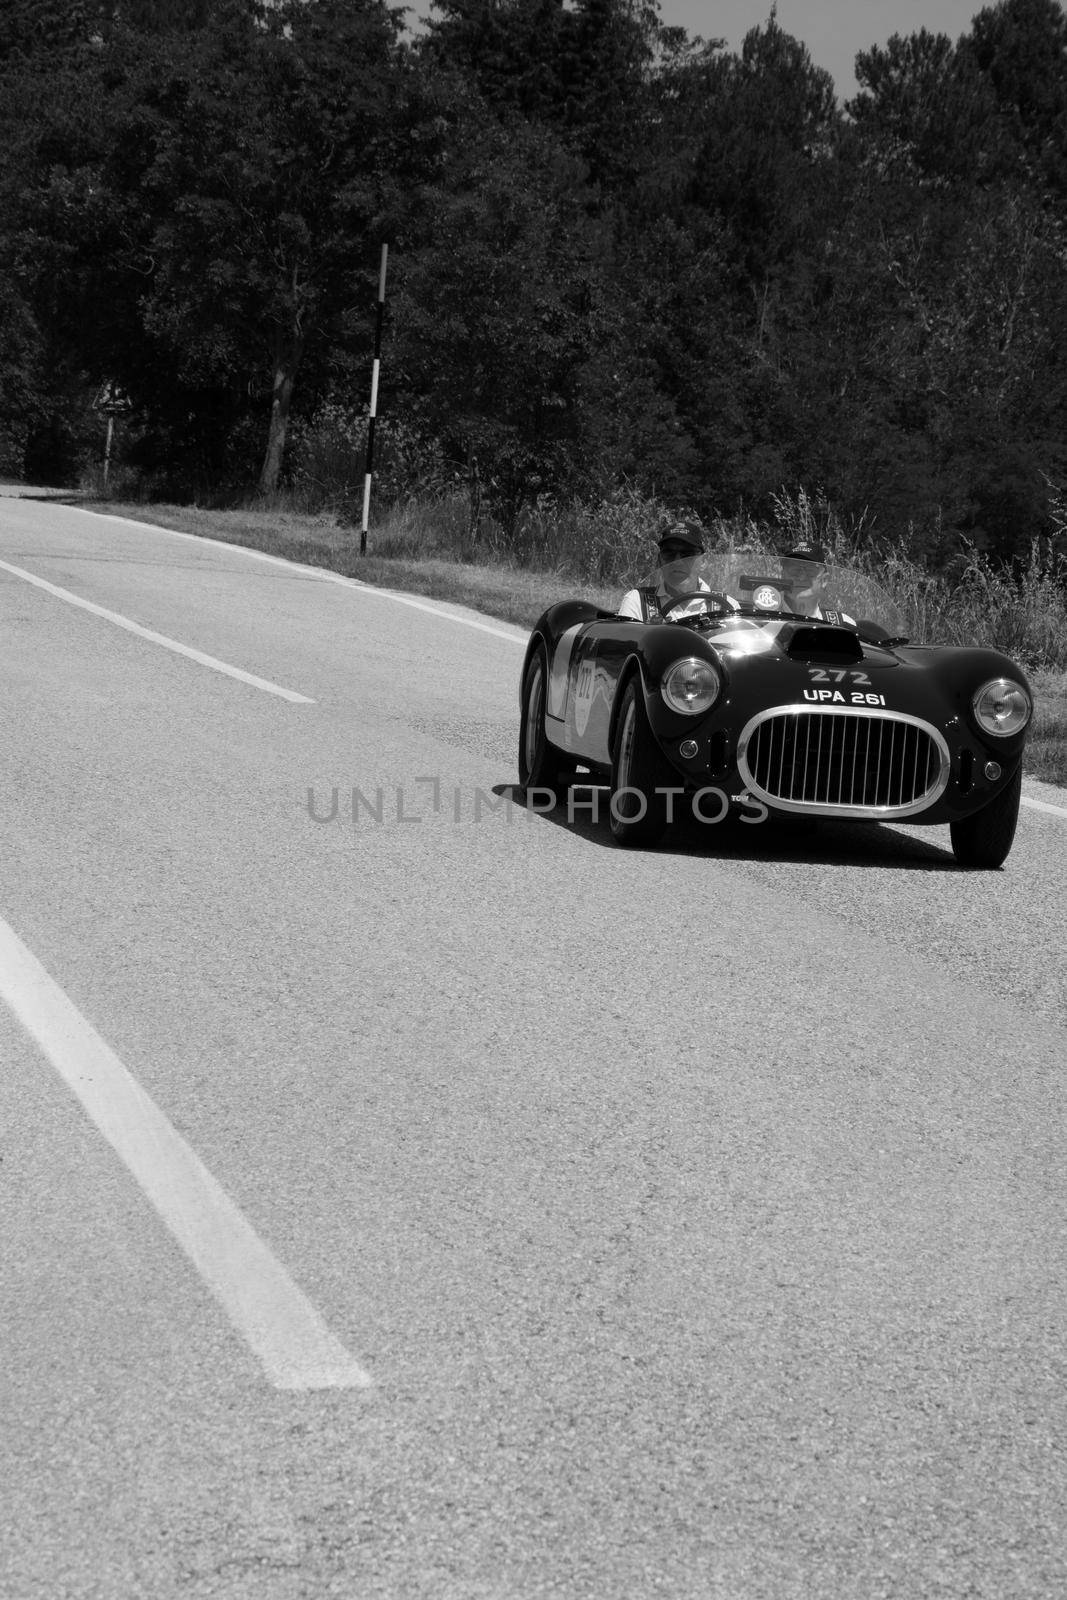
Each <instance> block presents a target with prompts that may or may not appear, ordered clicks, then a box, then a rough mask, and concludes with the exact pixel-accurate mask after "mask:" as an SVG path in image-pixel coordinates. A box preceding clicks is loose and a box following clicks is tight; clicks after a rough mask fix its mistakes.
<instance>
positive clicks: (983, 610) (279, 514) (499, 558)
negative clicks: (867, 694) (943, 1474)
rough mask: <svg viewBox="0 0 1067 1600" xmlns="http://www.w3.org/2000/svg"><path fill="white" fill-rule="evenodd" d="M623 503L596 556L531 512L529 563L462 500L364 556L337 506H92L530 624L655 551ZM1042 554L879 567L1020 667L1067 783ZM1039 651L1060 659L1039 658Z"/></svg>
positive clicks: (638, 515) (926, 633) (407, 524)
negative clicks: (928, 569)
mask: <svg viewBox="0 0 1067 1600" xmlns="http://www.w3.org/2000/svg"><path fill="white" fill-rule="evenodd" d="M616 504H617V507H618V515H617V518H616V522H615V525H614V526H611V525H610V520H609V527H608V535H607V536H605V537H604V539H603V542H602V544H601V546H600V547H598V550H597V552H596V553H595V554H594V552H593V549H592V545H591V543H590V541H591V540H592V538H593V533H592V525H591V521H590V517H589V514H588V513H586V514H584V515H583V514H580V513H578V512H577V511H576V510H574V509H573V508H572V513H571V514H570V516H569V518H568V519H567V520H565V522H564V523H563V524H562V525H557V526H556V528H555V532H554V533H553V532H551V526H552V525H551V521H550V518H549V515H548V508H547V505H544V506H541V507H539V508H538V507H535V508H534V510H533V511H532V512H531V513H530V516H529V520H528V521H527V523H526V525H525V534H524V536H523V537H522V538H521V539H520V540H519V544H520V548H521V550H522V554H523V556H524V557H526V558H527V559H526V560H524V561H523V562H521V563H520V562H518V561H516V560H515V559H514V555H512V557H511V558H510V559H509V558H508V557H507V556H506V555H505V549H504V545H503V543H502V537H501V535H500V533H499V530H498V529H496V528H494V527H492V526H490V527H489V528H488V529H486V530H484V531H483V532H482V533H481V535H480V536H479V538H478V539H477V540H475V541H472V540H471V537H470V531H469V528H468V527H467V523H466V515H465V502H462V503H461V504H452V503H448V504H445V505H443V506H442V505H440V504H439V505H438V506H436V507H434V508H430V510H427V508H425V507H423V508H420V507H418V506H415V505H407V506H404V507H401V508H399V509H398V510H397V511H396V512H394V513H393V515H392V516H391V517H390V518H389V519H388V520H386V521H385V522H384V523H383V524H382V525H381V526H380V527H376V528H375V529H374V532H373V537H372V550H371V551H370V552H368V554H367V555H365V556H360V554H359V530H358V528H345V527H340V526H338V524H337V521H336V518H335V517H334V516H333V515H332V514H329V513H322V514H319V515H301V514H298V513H295V512H292V511H288V510H286V509H284V508H283V507H278V508H277V509H274V508H271V509H262V508H258V507H257V508H247V509H244V510H234V511H214V510H207V509H204V508H201V507H196V506H171V505H152V506H145V505H119V504H116V503H111V502H105V501H95V502H93V509H96V510H99V511H106V512H108V513H111V514H112V515H117V516H128V517H131V518H133V519H134V520H137V521H141V522H150V523H154V524H156V525H158V526H160V527H165V528H177V529H179V530H181V531H182V532H186V533H195V534H199V535H201V536H202V537H204V538H208V539H220V540H223V541H225V542H227V543H230V544H239V545H246V546H249V547H251V548H252V549H256V550H264V551H267V552H269V553H270V554H272V555H278V556H283V557H286V558H287V559H289V560H291V561H299V562H303V563H306V564H307V565H309V566H322V567H328V568H330V569H331V570H332V571H336V572H341V573H344V574H345V575H346V576H348V577H353V578H358V579H360V580H361V581H362V582H364V583H370V584H375V585H377V586H379V587H382V588H391V589H400V590H404V591H406V592H408V593H412V594H422V595H427V596H429V597H432V598H434V599H438V600H447V601H450V602H452V603H454V604H458V605H465V606H470V607H472V608H474V609H475V610H478V611H484V612H487V613H488V614H489V615H490V616H494V617H498V618H500V619H501V620H502V621H504V622H511V623H515V624H516V625H518V626H519V627H524V628H528V627H530V626H531V625H532V624H533V623H534V622H535V621H536V619H537V618H538V616H540V614H541V612H542V611H544V610H545V608H546V607H547V606H549V605H552V604H553V603H554V602H555V601H557V600H563V599H573V598H576V597H577V598H582V599H587V600H590V601H592V602H593V603H594V604H598V605H604V606H610V605H611V604H613V603H614V601H615V600H616V599H617V598H618V594H619V587H620V583H623V582H625V581H626V575H627V574H628V573H629V572H632V571H633V570H634V567H635V564H636V560H637V557H636V556H635V552H637V551H641V552H642V553H643V555H644V557H645V558H646V559H647V554H648V533H647V528H648V520H647V519H648V516H649V515H650V507H649V505H648V504H647V503H642V504H640V505H638V504H637V503H636V502H634V501H632V500H630V501H627V499H626V497H625V496H620V497H619V499H618V501H617V502H616ZM520 531H521V530H520ZM717 531H719V532H720V533H721V534H726V533H728V532H731V531H732V532H733V533H734V535H735V537H736V534H737V531H738V530H730V529H728V528H727V527H726V525H725V524H724V525H723V528H721V529H719V530H717ZM740 531H741V532H742V534H743V535H744V536H746V537H749V538H752V537H754V536H755V537H758V536H759V535H760V533H762V534H763V538H764V539H766V530H758V529H756V528H755V527H753V526H751V525H746V526H745V527H744V528H743V529H741V530H740ZM823 537H824V538H825V532H824V534H823ZM761 542H763V541H762V540H761ZM827 542H829V541H827ZM457 551H458V552H460V553H459V554H457ZM839 553H840V555H841V558H842V559H845V558H847V557H848V556H849V552H848V551H847V549H842V550H841V551H840V552H839ZM853 559H855V558H854V557H853ZM1035 563H1037V556H1036V554H1035V556H1034V557H1033V558H1032V563H1031V574H1030V578H1031V580H1032V581H1030V582H1029V583H1028V581H1027V575H1026V574H1023V575H1022V577H1021V578H1020V579H1018V580H1014V581H1012V580H1007V579H1003V578H1000V577H998V576H997V575H995V574H993V573H992V572H991V571H990V570H989V569H988V568H987V567H985V566H983V564H982V563H981V562H980V561H979V562H978V563H977V564H972V566H971V567H970V568H968V569H967V571H966V572H965V573H964V574H963V576H962V578H958V579H956V580H955V581H954V582H953V583H950V582H949V581H948V580H944V579H936V580H934V579H929V578H928V577H926V576H925V575H924V574H923V573H922V572H921V570H920V569H918V568H916V567H915V566H914V564H912V563H910V562H907V561H906V560H905V558H903V557H901V558H899V559H897V560H894V559H893V558H892V557H889V558H887V557H885V556H882V557H881V558H880V559H879V564H878V568H877V576H878V577H879V579H880V581H881V582H882V583H884V585H885V587H886V588H887V589H889V590H890V592H891V593H892V594H893V595H894V598H895V599H896V600H897V602H898V603H899V604H900V605H901V606H902V608H903V609H904V610H905V612H906V613H907V614H909V616H910V619H911V622H912V626H913V636H914V637H915V638H926V639H929V640H938V641H940V642H943V643H960V644H964V643H968V644H971V643H982V644H990V645H993V646H995V647H996V648H998V649H1001V650H1004V651H1005V652H1006V653H1007V654H1009V655H1012V656H1014V657H1015V658H1016V659H1018V660H1021V661H1022V662H1023V663H1024V665H1025V666H1026V667H1027V670H1028V673H1029V676H1030V681H1031V683H1032V685H1033V688H1034V693H1035V701H1036V711H1035V717H1034V728H1033V733H1032V735H1031V738H1030V740H1029V742H1028V746H1027V756H1026V771H1027V772H1028V773H1029V774H1030V775H1031V776H1033V777H1036V778H1041V779H1043V780H1044V781H1045V782H1047V783H1055V784H1060V785H1063V786H1065V787H1067V672H1065V671H1064V670H1062V655H1063V651H1064V650H1065V649H1067V610H1065V607H1067V602H1065V599H1064V592H1063V589H1062V587H1058V586H1057V585H1056V583H1055V582H1054V581H1053V577H1052V576H1050V574H1049V573H1048V571H1047V570H1045V569H1044V568H1042V567H1040V564H1037V565H1036V566H1035ZM591 569H592V571H591ZM1042 649H1044V651H1045V653H1044V656H1043V657H1042V655H1041V653H1040V652H1041V650H1042ZM1042 659H1044V660H1045V661H1048V660H1050V659H1051V660H1053V661H1056V662H1058V663H1059V665H1057V666H1053V667H1050V666H1048V665H1044V666H1043V665H1040V664H1039V663H1040V662H1041V660H1042Z"/></svg>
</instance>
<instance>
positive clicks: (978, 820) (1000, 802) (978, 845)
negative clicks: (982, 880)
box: [949, 765, 1023, 869]
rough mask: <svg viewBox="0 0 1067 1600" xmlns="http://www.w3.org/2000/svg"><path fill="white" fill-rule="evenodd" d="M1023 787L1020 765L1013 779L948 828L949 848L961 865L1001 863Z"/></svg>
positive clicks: (1007, 849) (1009, 839) (1009, 840)
mask: <svg viewBox="0 0 1067 1600" xmlns="http://www.w3.org/2000/svg"><path fill="white" fill-rule="evenodd" d="M1022 790H1023V769H1022V766H1021V765H1020V767H1019V770H1018V771H1017V772H1016V774H1015V776H1014V778H1013V779H1012V780H1011V782H1010V783H1009V784H1008V786H1007V787H1006V788H1005V789H1002V790H1001V791H1000V793H999V794H998V795H997V797H996V799H995V800H991V801H990V802H989V804H988V805H987V806H983V808H982V810H981V811H977V812H975V814H974V816H973V817H964V818H963V820H962V821H961V822H953V823H952V824H951V825H950V827H949V834H950V835H951V838H952V851H953V854H954V855H955V857H956V860H957V861H958V862H959V864H960V866H961V867H985V868H987V869H989V868H993V867H999V866H1002V865H1003V864H1004V862H1005V861H1006V860H1007V857H1008V851H1009V850H1010V849H1011V845H1012V840H1013V839H1014V838H1015V825H1016V823H1017V822H1018V820H1019V802H1020V800H1021V798H1022Z"/></svg>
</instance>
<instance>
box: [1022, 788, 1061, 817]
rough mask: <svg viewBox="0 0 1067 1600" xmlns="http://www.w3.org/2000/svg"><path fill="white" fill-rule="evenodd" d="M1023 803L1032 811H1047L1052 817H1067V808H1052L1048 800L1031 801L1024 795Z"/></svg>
mask: <svg viewBox="0 0 1067 1600" xmlns="http://www.w3.org/2000/svg"><path fill="white" fill-rule="evenodd" d="M1022 803H1023V805H1024V806H1029V807H1030V809H1031V810H1032V811H1047V812H1048V814H1049V815H1050V816H1052V817H1067V806H1050V805H1049V803H1048V801H1047V800H1031V799H1030V798H1029V797H1028V796H1027V795H1025V794H1024V795H1023V797H1022Z"/></svg>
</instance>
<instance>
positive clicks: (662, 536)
mask: <svg viewBox="0 0 1067 1600" xmlns="http://www.w3.org/2000/svg"><path fill="white" fill-rule="evenodd" d="M656 543H657V545H659V547H660V549H661V550H662V548H663V546H664V545H665V544H679V545H682V544H684V545H685V546H686V548H687V549H689V550H703V549H704V530H703V528H701V526H700V523H699V522H693V521H691V520H689V521H683V522H668V523H666V524H665V526H664V527H662V528H661V529H660V531H659V533H658V535H657V537H656Z"/></svg>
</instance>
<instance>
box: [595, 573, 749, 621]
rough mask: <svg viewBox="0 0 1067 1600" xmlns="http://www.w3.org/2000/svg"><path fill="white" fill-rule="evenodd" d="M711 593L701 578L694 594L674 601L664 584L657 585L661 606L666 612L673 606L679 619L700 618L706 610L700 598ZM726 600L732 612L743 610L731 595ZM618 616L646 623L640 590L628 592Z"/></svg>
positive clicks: (657, 596)
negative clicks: (670, 605)
mask: <svg viewBox="0 0 1067 1600" xmlns="http://www.w3.org/2000/svg"><path fill="white" fill-rule="evenodd" d="M644 587H649V588H650V587H651V585H645V586H644ZM711 592H712V591H711V586H710V584H707V583H705V582H704V580H703V578H701V579H700V580H699V586H698V588H697V589H696V591H695V592H694V593H693V594H689V595H684V594H681V595H676V596H675V597H674V599H673V601H672V599H671V596H670V595H669V594H668V593H667V591H666V589H665V588H664V587H663V585H662V583H658V584H657V585H656V598H657V599H658V600H659V603H660V605H661V606H662V607H663V609H664V610H667V609H669V603H670V604H672V605H673V606H674V607H676V608H677V609H676V610H675V615H676V616H679V617H691V616H699V615H700V613H701V612H703V610H704V603H703V601H702V600H701V598H700V596H701V595H702V594H711ZM726 599H727V600H728V601H729V603H730V609H731V610H732V611H739V610H740V609H741V608H740V606H739V605H738V603H737V601H736V600H734V599H733V597H732V596H731V595H727V596H726ZM618 615H619V616H620V617H632V618H633V619H634V621H635V622H643V621H644V612H643V610H642V608H641V590H640V589H629V590H627V592H626V593H625V594H624V595H623V597H622V599H621V600H620V601H619V610H618Z"/></svg>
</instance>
